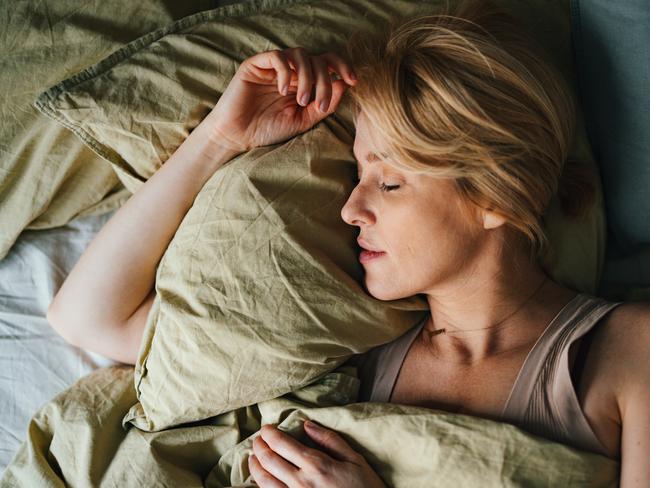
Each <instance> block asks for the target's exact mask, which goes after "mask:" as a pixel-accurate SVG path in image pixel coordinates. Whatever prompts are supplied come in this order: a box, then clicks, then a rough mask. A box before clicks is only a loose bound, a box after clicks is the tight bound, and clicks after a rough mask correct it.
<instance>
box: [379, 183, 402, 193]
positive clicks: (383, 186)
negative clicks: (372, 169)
mask: <svg viewBox="0 0 650 488" xmlns="http://www.w3.org/2000/svg"><path fill="white" fill-rule="evenodd" d="M379 188H380V189H381V191H393V190H397V189H398V188H399V185H386V184H385V183H382V184H381V186H380V187H379Z"/></svg>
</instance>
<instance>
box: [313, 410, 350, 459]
mask: <svg viewBox="0 0 650 488" xmlns="http://www.w3.org/2000/svg"><path fill="white" fill-rule="evenodd" d="M303 427H304V429H305V432H306V433H307V435H309V437H311V438H312V439H313V440H314V441H315V442H316V443H317V444H319V445H321V446H323V447H324V448H326V449H327V450H328V452H329V453H331V454H332V455H333V456H334V457H335V458H336V459H337V460H338V461H349V462H351V463H358V462H359V460H360V457H361V455H360V454H359V453H358V452H356V451H355V450H354V449H352V447H350V445H349V444H348V443H347V442H346V441H345V439H343V437H341V435H340V434H339V433H338V432H336V431H334V430H331V429H328V428H326V427H323V426H322V425H318V424H316V423H314V422H311V421H309V420H308V421H306V422H305V423H304V424H303Z"/></svg>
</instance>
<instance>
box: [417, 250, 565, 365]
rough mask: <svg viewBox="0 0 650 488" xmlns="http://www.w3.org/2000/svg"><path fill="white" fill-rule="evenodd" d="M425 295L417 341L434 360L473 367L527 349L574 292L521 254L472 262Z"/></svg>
mask: <svg viewBox="0 0 650 488" xmlns="http://www.w3.org/2000/svg"><path fill="white" fill-rule="evenodd" d="M469 268H471V270H469V271H461V272H460V273H458V274H456V276H455V277H454V281H453V282H451V283H446V284H443V285H441V286H438V287H436V288H435V289H432V290H431V291H430V292H429V293H427V299H428V301H429V308H430V310H431V316H430V317H429V320H428V322H427V324H426V325H425V327H424V329H423V330H422V335H421V340H422V341H423V342H424V344H425V346H426V347H427V349H428V350H430V351H431V352H432V353H433V354H434V355H435V356H436V358H437V359H439V360H442V361H447V362H453V363H457V364H465V365H472V364H475V363H479V362H482V361H485V360H488V359H492V358H494V359H496V358H497V356H499V355H501V356H503V355H505V354H507V353H509V352H510V353H514V352H516V351H520V350H522V349H524V348H525V349H526V350H528V349H530V347H531V346H532V343H534V342H535V341H536V340H537V338H538V337H539V336H540V335H541V333H542V332H543V331H544V329H545V328H546V326H547V325H548V324H549V323H550V321H551V320H552V319H553V318H554V317H555V315H556V314H557V313H558V312H559V310H560V309H561V308H562V307H563V306H564V305H565V304H566V303H567V302H568V301H569V300H570V299H571V298H573V297H574V296H575V295H576V292H574V291H573V290H570V289H568V288H565V287H563V286H561V285H559V284H557V283H555V282H553V281H552V280H551V279H550V278H548V277H547V276H546V274H545V273H544V271H543V270H542V269H541V267H540V266H539V265H538V264H536V263H533V262H531V261H530V260H529V259H528V257H527V256H525V255H524V254H523V253H509V255H508V256H505V255H502V256H500V257H499V259H491V260H483V261H482V262H479V263H478V264H477V263H474V264H473V265H472V266H471V267H469Z"/></svg>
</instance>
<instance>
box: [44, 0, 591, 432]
mask: <svg viewBox="0 0 650 488" xmlns="http://www.w3.org/2000/svg"><path fill="white" fill-rule="evenodd" d="M500 3H503V4H504V5H506V6H508V5H509V4H510V3H512V4H513V11H514V12H515V13H519V14H521V15H524V20H525V21H526V19H527V21H528V22H529V24H530V28H531V29H532V30H533V31H534V32H537V33H539V36H541V40H542V41H546V45H547V46H548V47H549V48H550V49H551V50H552V51H553V52H554V53H555V55H556V56H557V58H556V59H557V61H558V64H559V65H560V66H561V67H562V69H563V70H564V72H565V73H570V65H568V64H567V63H568V62H569V61H568V60H569V59H570V58H569V56H568V36H569V30H568V11H567V10H566V8H565V7H566V2H564V1H557V2H550V3H549V2H546V1H541V0H538V1H531V2H530V5H528V6H527V7H526V8H524V9H522V8H521V6H519V2H514V1H512V2H500ZM441 4H444V2H442V1H441V2H434V3H433V4H432V3H431V2H429V1H426V0H420V1H416V0H379V1H377V0H311V1H287V0H284V1H283V0H262V1H253V2H250V3H246V4H237V5H229V6H227V7H224V8H220V9H216V10H212V11H208V12H203V13H200V14H197V15H193V16H190V17H187V18H185V19H182V20H181V21H178V22H175V23H174V24H171V25H170V26H169V27H167V28H165V29H162V30H159V31H155V32H153V33H151V34H149V35H147V36H145V37H143V38H141V39H139V40H137V41H135V42H133V43H131V44H130V45H128V46H127V47H125V48H124V49H121V50H120V51H117V52H116V53H114V54H113V55H112V56H110V57H109V58H107V59H106V60H104V61H102V62H101V63H99V64H98V65H96V66H94V67H92V68H89V69H87V70H85V71H83V72H81V73H79V74H78V75H76V76H74V77H72V78H70V79H68V80H66V81H64V82H62V83H60V84H59V85H57V86H55V87H53V88H51V89H50V90H48V91H47V92H45V93H44V94H42V95H41V97H40V98H39V99H38V101H37V106H38V108H39V109H40V110H42V111H43V112H44V113H46V114H48V115H50V116H51V117H53V118H55V119H56V120H58V121H59V122H60V123H62V124H64V125H65V126H66V127H68V128H70V129H71V130H72V131H74V132H75V133H76V134H77V135H79V136H80V137H81V138H82V139H83V140H84V141H85V142H86V143H87V144H88V145H89V146H90V147H91V148H92V149H94V150H95V151H96V152H97V153H98V154H100V155H101V156H102V157H104V158H105V159H106V160H108V161H110V162H111V164H113V167H114V168H115V171H116V172H117V174H118V176H119V177H120V179H121V180H122V181H123V183H124V184H125V186H126V187H127V188H129V189H131V190H132V191H135V190H137V188H139V186H140V185H142V182H143V181H145V180H146V179H147V178H148V177H150V176H151V175H152V174H153V173H154V172H155V171H156V169H157V168H159V167H160V165H161V164H162V163H163V162H164V161H165V160H166V159H167V158H168V157H169V156H170V155H171V154H172V153H173V152H174V150H175V149H176V148H177V147H178V146H179V145H180V144H181V142H182V141H183V139H184V138H185V137H186V136H187V135H188V134H189V132H190V131H191V130H192V129H193V128H194V127H195V126H196V125H198V124H199V122H200V121H201V120H202V119H203V118H204V117H205V116H206V115H207V114H208V112H209V111H210V110H211V108H212V107H213V106H214V105H215V104H216V102H217V100H218V99H219V96H220V95H221V93H222V92H223V90H224V89H225V88H226V86H227V85H228V83H229V81H230V79H231V78H232V76H233V74H234V73H235V71H236V69H237V67H238V65H239V63H240V62H241V61H243V60H244V59H245V58H247V57H250V56H252V55H253V54H255V53H258V52H261V51H266V50H270V49H274V48H278V49H283V48H285V47H291V46H302V47H304V48H305V49H307V51H309V52H311V53H319V52H324V51H335V52H338V53H344V44H345V43H346V41H347V39H348V38H349V36H350V35H351V34H352V33H353V32H355V31H357V30H360V29H363V30H372V29H374V28H377V27H378V26H381V25H382V23H383V22H385V21H386V20H387V19H388V18H389V17H390V16H392V15H395V14H397V13H400V14H406V15H415V14H419V13H430V12H432V11H435V9H436V7H438V6H439V5H441ZM558 39H559V41H558ZM558 42H559V43H560V44H559V45H558V44H557V43H558ZM565 43H566V44H565ZM558 46H559V47H561V49H560V50H559V51H558ZM349 102H350V100H349V98H347V97H345V98H344V100H343V102H342V104H341V106H340V107H339V110H338V111H337V113H336V114H333V115H332V116H330V117H328V119H326V120H325V121H323V122H321V123H320V124H318V125H317V126H315V127H314V128H313V129H312V130H311V131H308V132H306V133H304V134H302V135H300V136H298V137H295V138H293V139H291V140H290V141H288V142H286V143H282V144H276V145H272V146H266V147H261V148H256V149H254V150H252V151H250V152H248V153H245V154H242V155H240V156H238V157H236V158H235V159H234V160H232V161H230V162H229V163H228V164H226V165H225V166H223V167H222V168H220V169H219V170H218V171H217V172H215V174H214V175H213V176H212V178H211V179H210V180H209V181H208V182H207V183H206V185H205V186H204V187H203V189H202V190H201V192H200V193H199V195H198V196H197V198H196V200H195V202H194V205H193V206H192V208H191V209H190V211H189V212H188V214H187V215H186V217H185V218H184V220H183V221H182V223H181V225H180V227H179V229H178V231H177V233H176V235H175V236H174V238H173V240H172V242H171V243H170V246H169V248H168V249H167V251H166V252H165V254H164V255H163V258H162V260H161V262H160V265H159V267H158V270H157V275H156V290H157V298H156V300H155V301H154V304H153V307H152V310H151V313H150V314H149V317H148V321H147V324H146V328H145V333H144V338H143V342H142V344H141V348H140V353H139V358H138V361H137V364H136V370H135V385H136V390H137V394H138V400H139V402H138V403H137V404H136V405H134V406H133V408H132V409H131V411H130V412H129V414H128V415H127V416H126V417H125V419H124V421H125V422H131V423H133V424H134V425H136V426H137V427H139V428H141V429H143V430H149V431H153V430H159V429H163V428H166V427H169V426H172V425H178V424H181V423H185V422H190V421H196V420H199V419H203V418H207V417H211V416H214V415H217V414H219V413H221V412H225V411H228V410H232V409H235V408H238V407H240V406H244V405H250V404H253V403H257V402H260V401H264V400H267V399H269V398H274V397H278V396H280V395H282V394H284V393H286V392H289V391H292V390H295V389H297V388H299V387H302V386H304V385H306V384H308V383H310V382H312V381H314V380H315V379H318V378H320V377H322V376H323V375H325V374H326V373H327V372H328V371H331V370H333V369H334V368H335V367H337V366H338V365H340V364H341V363H343V362H344V361H345V360H346V359H348V358H349V357H350V356H351V355H352V354H356V353H360V352H365V351H366V350H368V349H370V348H372V347H375V346H377V345H379V344H383V343H386V342H389V341H391V340H393V339H395V338H397V337H399V336H400V335H402V334H403V333H404V332H405V331H406V330H408V329H409V328H410V327H412V326H413V325H414V324H415V323H416V322H417V321H418V320H420V319H421V318H422V316H423V313H425V311H426V310H427V307H428V306H427V303H426V301H425V300H424V298H423V296H420V295H418V296H414V297H410V298H408V299H403V300H395V301H388V302H384V301H380V300H376V299H374V298H373V297H371V296H369V295H368V294H367V292H366V291H365V290H364V288H363V286H362V283H363V268H362V267H361V265H360V263H359V262H358V260H357V251H358V248H357V246H356V235H357V233H358V232H357V228H356V227H352V226H349V225H347V224H345V223H344V222H343V221H342V220H341V216H340V210H341V208H342V206H343V204H344V202H345V201H346V200H347V197H348V195H349V193H350V192H351V190H352V188H353V186H354V178H355V172H356V162H355V160H354V157H353V154H352V143H353V137H354V136H353V132H354V126H353V123H352V113H351V104H350V103H349ZM575 148H576V149H575V151H574V155H576V154H578V155H586V156H585V157H587V158H590V154H589V149H588V146H587V145H586V140H585V139H584V134H583V131H582V129H581V128H580V130H579V131H578V132H577V136H576V144H575ZM547 222H548V225H547V228H548V229H549V233H550V235H551V240H552V243H553V245H554V252H553V253H552V254H551V257H550V261H549V263H550V265H551V266H552V273H553V276H554V277H555V278H556V279H558V280H559V281H562V282H564V283H567V284H569V285H570V286H573V287H575V288H578V289H581V290H584V291H592V290H593V289H595V286H596V283H597V280H598V273H599V270H600V263H601V259H602V240H603V219H602V210H601V208H600V206H599V207H596V208H594V209H593V211H592V212H591V214H590V215H589V216H588V217H587V218H585V219H584V220H582V221H580V222H568V221H566V220H565V219H564V218H563V216H562V215H561V213H560V212H559V208H558V207H557V205H554V206H552V207H551V210H550V212H549V215H548V218H547ZM143 238H146V236H143Z"/></svg>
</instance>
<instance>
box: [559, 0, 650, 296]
mask: <svg viewBox="0 0 650 488" xmlns="http://www.w3.org/2000/svg"><path fill="white" fill-rule="evenodd" d="M571 7H572V8H571V21H572V24H573V48H574V54H575V59H576V68H577V73H578V75H579V76H578V81H579V87H580V95H581V97H582V99H583V100H584V103H585V113H586V114H587V115H588V121H589V124H587V129H588V134H589V138H590V140H591V142H592V144H593V147H594V153H595V155H596V161H597V162H598V165H599V166H600V169H601V171H602V173H603V186H604V197H605V208H606V210H607V221H608V227H609V229H610V232H609V234H608V241H607V256H606V259H605V266H604V269H603V280H602V282H601V284H600V285H601V286H600V288H599V290H598V292H599V293H601V294H603V295H605V296H607V297H608V298H609V299H610V300H622V299H625V300H650V219H649V218H648V214H650V100H649V99H648V88H647V87H648V85H649V84H650V70H648V69H647V67H646V68H644V66H647V60H648V55H647V51H646V46H647V45H648V43H650V29H648V19H650V3H649V2H643V1H626V2H616V3H612V2H608V1H606V0H571Z"/></svg>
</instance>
